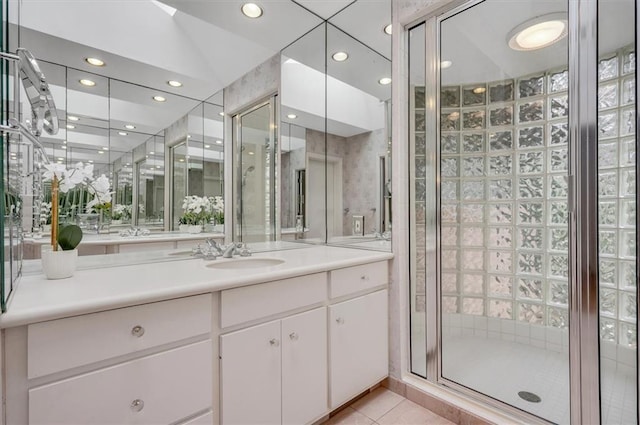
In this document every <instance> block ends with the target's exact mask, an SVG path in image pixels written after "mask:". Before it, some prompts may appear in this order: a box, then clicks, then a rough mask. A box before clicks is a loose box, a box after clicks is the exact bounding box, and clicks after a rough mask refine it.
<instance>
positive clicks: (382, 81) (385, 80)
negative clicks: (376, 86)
mask: <svg viewBox="0 0 640 425" xmlns="http://www.w3.org/2000/svg"><path fill="white" fill-rule="evenodd" d="M378 83H380V84H382V85H383V86H386V85H387V84H391V78H389V77H384V78H380V79H379V80H378Z"/></svg>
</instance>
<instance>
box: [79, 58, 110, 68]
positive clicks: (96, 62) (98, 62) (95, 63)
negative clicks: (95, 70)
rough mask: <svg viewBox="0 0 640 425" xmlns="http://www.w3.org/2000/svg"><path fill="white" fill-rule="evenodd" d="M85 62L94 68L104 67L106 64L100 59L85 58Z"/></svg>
mask: <svg viewBox="0 0 640 425" xmlns="http://www.w3.org/2000/svg"><path fill="white" fill-rule="evenodd" d="M84 61H85V62H86V63H88V64H89V65H93V66H104V65H105V63H104V61H103V60H101V59H98V58H84Z"/></svg>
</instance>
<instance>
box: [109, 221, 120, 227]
mask: <svg viewBox="0 0 640 425" xmlns="http://www.w3.org/2000/svg"><path fill="white" fill-rule="evenodd" d="M111 224H113V225H114V226H118V225H120V224H122V220H111Z"/></svg>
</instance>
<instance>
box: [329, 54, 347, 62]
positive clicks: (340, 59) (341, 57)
mask: <svg viewBox="0 0 640 425" xmlns="http://www.w3.org/2000/svg"><path fill="white" fill-rule="evenodd" d="M331 57H332V58H333V60H334V61H336V62H344V61H346V60H347V59H349V54H348V53H347V52H335V53H334V54H333V55H331Z"/></svg>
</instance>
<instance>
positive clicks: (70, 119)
mask: <svg viewBox="0 0 640 425" xmlns="http://www.w3.org/2000/svg"><path fill="white" fill-rule="evenodd" d="M67 119H68V120H69V121H80V118H78V117H74V116H73V115H69V116H68V117H67Z"/></svg>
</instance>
